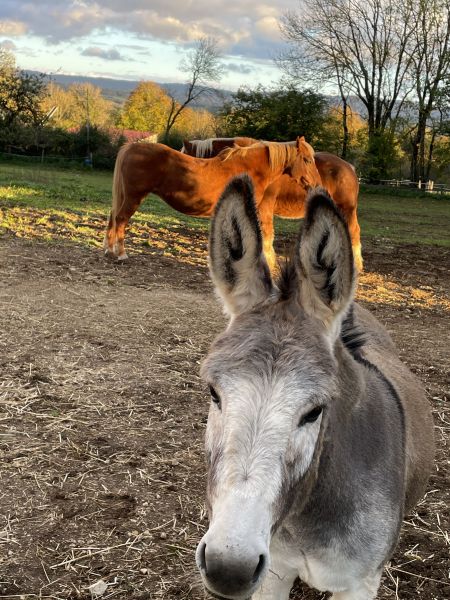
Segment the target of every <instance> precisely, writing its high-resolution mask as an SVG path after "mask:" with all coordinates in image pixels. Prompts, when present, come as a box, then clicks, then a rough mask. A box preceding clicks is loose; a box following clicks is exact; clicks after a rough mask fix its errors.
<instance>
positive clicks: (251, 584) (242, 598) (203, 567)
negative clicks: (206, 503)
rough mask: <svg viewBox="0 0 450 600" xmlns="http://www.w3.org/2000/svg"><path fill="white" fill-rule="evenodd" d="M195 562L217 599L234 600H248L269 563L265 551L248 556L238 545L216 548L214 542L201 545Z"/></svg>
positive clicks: (256, 549) (245, 549)
mask: <svg viewBox="0 0 450 600" xmlns="http://www.w3.org/2000/svg"><path fill="white" fill-rule="evenodd" d="M205 537H206V536H205ZM196 559H197V565H198V568H199V570H200V573H201V575H202V579H203V583H204V584H205V586H206V587H207V589H208V590H209V591H210V592H212V593H213V594H214V595H215V596H217V597H220V598H232V599H233V600H246V599H247V598H249V597H250V596H251V595H252V594H253V592H254V591H255V589H256V588H257V587H259V584H260V583H261V581H260V580H261V578H262V576H263V575H265V573H266V570H267V566H268V560H269V559H268V556H267V554H266V552H265V551H264V549H262V548H261V549H258V548H255V549H254V550H253V552H249V549H248V548H243V547H241V546H240V545H239V544H236V545H231V544H225V545H224V544H216V543H214V540H212V539H209V540H208V541H207V542H205V540H204V539H203V540H202V541H201V542H200V544H199V546H198V548H197V554H196Z"/></svg>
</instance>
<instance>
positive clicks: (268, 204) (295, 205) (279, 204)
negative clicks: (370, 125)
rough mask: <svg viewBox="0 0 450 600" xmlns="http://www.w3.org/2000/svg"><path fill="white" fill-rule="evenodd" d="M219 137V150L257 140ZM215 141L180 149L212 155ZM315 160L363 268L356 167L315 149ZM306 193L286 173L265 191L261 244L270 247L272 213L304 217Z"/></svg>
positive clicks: (294, 217) (271, 241) (261, 212)
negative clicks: (208, 149) (208, 151)
mask: <svg viewBox="0 0 450 600" xmlns="http://www.w3.org/2000/svg"><path fill="white" fill-rule="evenodd" d="M218 140H220V142H221V145H220V149H223V148H224V147H225V146H224V144H226V143H228V144H229V146H230V147H236V146H243V147H245V146H248V145H249V144H251V143H252V142H255V141H256V140H253V139H252V138H240V137H236V138H218ZM214 142H215V139H214V138H211V139H208V140H202V141H201V142H200V141H199V140H192V141H191V142H188V141H185V142H184V146H183V148H184V151H185V152H186V153H187V154H190V155H192V156H199V154H196V152H197V153H198V152H201V151H203V149H204V148H211V151H210V153H209V154H208V156H215V155H216V154H214V152H215V150H214V149H215V148H216V146H215V144H214ZM289 143H293V142H289ZM218 148H219V147H218ZM218 151H220V150H218ZM202 156H203V155H202ZM205 156H206V154H205ZM314 160H315V163H316V167H317V170H318V171H319V174H320V177H321V179H322V186H323V187H324V188H325V189H326V190H327V191H328V193H329V194H330V195H331V197H332V198H333V200H334V201H335V203H336V204H337V206H339V208H340V209H341V211H342V213H343V214H344V217H345V219H346V221H347V225H348V228H349V231H350V237H351V240H352V247H353V255H354V257H355V264H356V268H357V269H358V270H359V271H360V270H362V267H363V260H362V255H361V235H360V227H359V223H358V217H357V206H358V192H359V182H358V177H357V175H356V172H355V169H354V168H353V166H352V165H351V164H350V163H348V162H347V161H345V160H343V159H342V158H339V156H336V155H335V154H330V153H329V152H316V153H315V154H314ZM306 194H307V190H305V189H304V188H303V187H302V186H299V185H297V184H296V182H295V181H293V180H292V178H290V177H287V176H283V177H281V178H280V179H277V180H276V181H275V182H274V183H273V184H272V186H270V187H269V188H268V189H267V190H266V193H265V197H264V202H263V203H262V204H261V206H260V209H259V212H260V217H261V227H262V230H263V234H264V243H265V244H266V246H267V247H268V248H270V247H271V246H272V244H273V238H274V226H273V215H274V214H275V215H277V216H278V217H282V218H285V219H300V218H303V217H304V215H305V200H306Z"/></svg>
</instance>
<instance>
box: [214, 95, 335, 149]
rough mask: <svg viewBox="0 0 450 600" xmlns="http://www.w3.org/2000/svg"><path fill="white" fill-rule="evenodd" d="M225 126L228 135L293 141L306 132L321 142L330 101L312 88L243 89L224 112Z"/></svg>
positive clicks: (309, 139)
mask: <svg viewBox="0 0 450 600" xmlns="http://www.w3.org/2000/svg"><path fill="white" fill-rule="evenodd" d="M222 119H223V126H224V128H225V130H226V133H227V134H228V135H233V136H235V135H242V136H248V137H254V138H257V139H266V140H278V141H289V140H294V139H295V138H296V137H297V136H298V135H304V136H305V137H306V139H307V140H308V141H309V142H311V143H312V144H317V143H318V144H319V146H320V141H321V136H322V134H323V132H324V126H325V123H326V122H327V120H328V104H327V101H326V100H325V98H324V96H322V95H321V94H317V93H315V92H313V91H312V90H305V91H299V90H297V89H295V88H294V87H292V86H291V87H290V88H288V89H286V90H284V89H275V90H269V91H266V90H264V89H263V87H262V86H258V87H257V88H256V89H254V90H251V89H240V90H239V91H238V92H237V93H236V94H234V96H233V100H232V102H231V103H229V104H227V105H226V106H225V109H224V110H223V112H222Z"/></svg>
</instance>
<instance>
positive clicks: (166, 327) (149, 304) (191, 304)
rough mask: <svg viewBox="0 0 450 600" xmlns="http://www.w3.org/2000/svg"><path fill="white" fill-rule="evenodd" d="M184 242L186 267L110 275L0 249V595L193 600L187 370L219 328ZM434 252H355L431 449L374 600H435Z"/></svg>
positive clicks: (200, 519)
mask: <svg viewBox="0 0 450 600" xmlns="http://www.w3.org/2000/svg"><path fill="white" fill-rule="evenodd" d="M182 233H183V239H184V238H186V239H187V240H188V241H189V235H191V234H190V233H189V232H188V231H186V232H182ZM282 245H283V244H282ZM191 247H192V248H194V250H193V253H194V258H195V260H194V261H185V260H180V257H178V259H177V258H171V257H170V256H167V252H166V249H165V248H164V249H158V246H157V245H153V246H151V247H149V248H148V249H146V248H144V249H143V251H142V253H141V254H139V255H135V256H132V258H131V259H130V260H129V261H128V263H126V264H117V263H115V262H114V261H111V260H107V259H105V258H104V257H103V256H102V255H101V254H100V252H99V251H97V250H93V249H85V248H82V247H78V246H76V245H69V244H62V243H57V244H55V243H54V244H45V243H41V242H36V241H33V242H31V241H27V240H23V239H17V238H14V237H12V236H9V235H6V236H3V237H1V238H0V272H1V279H0V306H1V315H2V327H1V329H0V350H1V352H0V364H1V371H0V460H1V463H0V464H1V468H0V597H6V598H8V597H10V598H12V597H20V596H23V597H25V598H28V597H42V598H46V597H51V598H91V596H93V594H94V591H92V592H91V591H90V590H89V586H91V585H93V584H95V583H96V582H98V581H99V580H103V581H104V582H105V583H106V584H107V585H108V587H107V589H106V591H104V593H103V596H102V597H103V598H112V597H116V598H118V599H119V598H127V599H142V600H143V599H145V598H167V599H172V598H174V599H176V598H188V599H199V598H203V597H204V593H203V591H202V590H201V587H200V586H199V583H198V579H197V577H196V574H195V566H194V558H193V554H194V549H195V546H196V543H197V542H198V540H199V539H200V537H201V535H202V532H203V530H204V528H205V526H206V522H207V521H206V515H205V509H204V505H203V497H204V485H205V481H204V462H203V434H204V427H205V423H206V416H207V411H208V398H207V394H205V391H204V389H203V387H202V384H201V382H200V381H199V378H198V369H199V362H200V360H201V359H202V357H203V356H204V355H205V353H206V350H207V348H208V346H209V344H210V342H211V340H212V338H213V336H214V335H215V334H216V332H218V331H220V330H221V329H222V327H223V325H224V319H223V317H222V315H221V311H220V308H219V306H218V305H217V303H216V301H215V299H214V297H213V295H212V293H211V292H212V291H211V286H210V284H209V280H208V277H207V272H206V266H205V265H206V261H205V248H206V238H205V235H204V234H202V233H198V232H197V233H195V234H192V246H191ZM449 259H450V253H449V251H445V250H443V249H438V248H432V247H425V246H422V247H421V246H396V247H391V248H386V247H382V246H381V245H380V246H375V245H373V246H369V247H366V248H365V260H366V273H365V274H364V275H363V276H362V277H361V282H360V290H359V296H360V299H361V301H362V303H363V304H364V305H365V306H367V307H368V308H370V309H371V310H373V311H374V312H375V314H376V315H377V316H378V318H380V320H381V321H382V322H384V323H385V325H386V326H387V328H388V329H389V330H390V331H391V333H392V335H393V337H394V339H395V341H396V343H397V345H398V347H399V349H400V352H401V355H402V357H403V359H404V360H405V361H406V362H407V363H408V364H409V366H410V367H411V368H412V369H413V371H415V372H416V373H417V374H418V376H419V377H420V378H421V379H422V381H423V382H424V384H425V386H426V388H427V391H428V394H429V397H430V401H431V402H432V404H433V409H434V414H435V420H436V437H437V442H438V454H437V463H436V471H435V472H434V473H433V476H432V479H431V482H430V486H429V492H428V497H427V498H426V500H425V502H424V503H423V504H422V505H421V506H419V508H418V510H417V512H416V513H415V514H414V515H413V516H412V517H410V518H408V519H407V522H406V523H405V527H404V529H403V534H402V539H401V543H400V545H399V547H398V549H397V551H396V554H395V556H394V558H393V560H392V561H391V565H390V567H389V568H388V569H387V570H386V575H385V577H384V579H383V584H382V588H381V591H380V595H379V597H380V598H382V599H388V598H389V599H395V598H401V599H402V600H404V599H408V600H409V599H412V598H415V599H416V598H418V597H420V598H423V599H424V600H442V599H444V598H448V597H450V585H449V584H450V579H449V550H450V544H449V531H450V527H449V512H448V506H449V489H450V488H449V455H448V439H449V430H450V411H449V407H448V379H447V370H448V354H447V353H448V330H449V318H448V315H449V287H450V278H449V272H448V267H449V264H450V260H449ZM191 262H193V263H195V264H190V263H191ZM94 589H95V588H94ZM292 597H293V598H296V599H300V598H308V599H310V600H312V599H317V598H321V597H322V596H321V595H320V594H317V593H315V592H312V591H311V590H305V589H301V588H298V589H297V591H296V592H295V593H294V594H293V595H292Z"/></svg>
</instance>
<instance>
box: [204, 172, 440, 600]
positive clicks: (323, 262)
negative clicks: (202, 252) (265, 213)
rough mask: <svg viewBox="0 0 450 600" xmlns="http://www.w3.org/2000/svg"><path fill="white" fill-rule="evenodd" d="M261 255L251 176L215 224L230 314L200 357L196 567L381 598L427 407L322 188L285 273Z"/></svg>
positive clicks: (264, 589)
mask: <svg viewBox="0 0 450 600" xmlns="http://www.w3.org/2000/svg"><path fill="white" fill-rule="evenodd" d="M262 249H263V246H262V236H261V229H260V225H259V222H258V216H257V212H256V206H255V202H254V197H253V191H252V184H251V180H250V179H249V178H248V177H246V176H241V177H238V178H235V179H234V180H233V181H232V182H230V184H229V185H228V186H227V188H226V190H225V192H224V194H223V195H222V197H221V199H220V200H219V202H218V204H217V207H216V211H215V214H214V216H213V219H212V223H211V234H210V247H209V253H210V270H211V276H212V280H213V282H214V284H215V287H216V290H217V292H218V295H219V296H220V297H221V299H222V301H223V304H224V306H225V309H226V311H227V312H228V313H229V315H230V316H231V321H230V324H229V326H228V328H227V329H226V330H225V332H224V333H222V334H221V335H220V336H219V337H218V338H217V339H216V341H215V342H214V343H213V345H212V348H211V349H210V351H209V354H208V356H207V358H206V359H205V361H204V362H203V365H202V377H203V378H204V380H205V381H206V383H207V384H208V385H209V389H210V392H211V400H212V402H211V406H210V410H209V416H208V424H207V430H206V455H207V462H208V480H207V505H208V510H209V514H210V525H209V529H208V531H207V533H206V534H205V535H204V537H203V539H202V540H201V542H200V544H199V546H198V548H197V553H196V561H197V565H198V568H199V570H200V573H201V576H202V579H203V582H204V584H205V586H206V588H207V589H208V590H209V591H210V592H212V593H213V594H214V595H215V596H216V597H218V598H228V599H236V600H238V599H241V600H242V599H244V598H250V597H252V598H253V599H254V600H256V599H257V600H287V599H288V597H289V591H290V589H291V587H292V584H293V582H294V580H295V579H296V577H298V576H300V578H301V579H302V580H303V581H305V582H306V583H307V584H308V585H310V586H312V587H314V588H317V589H318V590H321V591H330V592H332V593H333V596H332V598H333V599H334V600H372V599H374V598H375V597H376V594H377V589H378V586H379V583H380V578H381V574H382V570H383V566H384V564H385V563H386V561H387V560H388V559H389V557H390V556H391V554H392V552H393V550H394V548H395V546H396V544H397V540H398V537H399V531H400V527H401V523H402V519H403V515H404V514H405V513H407V512H408V511H410V510H411V509H412V507H413V506H414V505H415V503H416V502H417V501H418V500H419V498H420V497H421V496H422V494H423V493H424V490H425V486H426V483H427V480H428V476H429V473H430V470H431V468H432V462H433V453H434V440H433V425H432V418H431V412H430V407H429V405H428V402H427V400H426V397H425V393H424V390H423V389H422V387H421V385H420V383H419V382H418V380H417V379H416V378H415V377H414V376H413V374H412V373H411V372H410V371H409V370H408V369H407V368H406V367H405V366H404V365H403V364H402V363H401V361H400V359H399V357H398V354H397V352H396V350H395V347H394V345H393V343H392V340H391V339H390V337H389V334H388V333H387V331H386V330H385V329H384V328H383V327H382V325H381V324H380V323H378V321H377V320H376V319H375V318H374V317H373V316H372V315H371V314H370V313H369V312H368V311H366V310H365V309H363V308H361V307H359V306H358V305H357V304H355V303H354V301H353V297H354V290H355V285H356V281H355V271H354V268H353V260H352V251H351V244H350V237H349V233H348V228H347V225H346V222H345V220H344V219H343V217H342V216H341V214H340V212H339V210H338V209H336V206H335V205H334V203H333V202H332V200H331V198H330V196H329V195H328V194H327V192H326V191H325V190H324V189H323V188H317V189H315V190H313V192H312V193H311V194H310V195H309V199H308V200H307V207H306V215H305V220H304V224H303V228H302V230H301V234H300V237H299V241H298V244H297V247H296V251H295V254H294V257H293V259H292V261H291V262H290V263H288V264H287V266H285V268H284V269H283V270H282V272H281V274H280V275H279V276H278V279H277V280H276V281H274V280H273V279H272V276H271V274H270V271H269V269H268V266H267V262H266V260H265V257H264V253H263V251H262Z"/></svg>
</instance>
